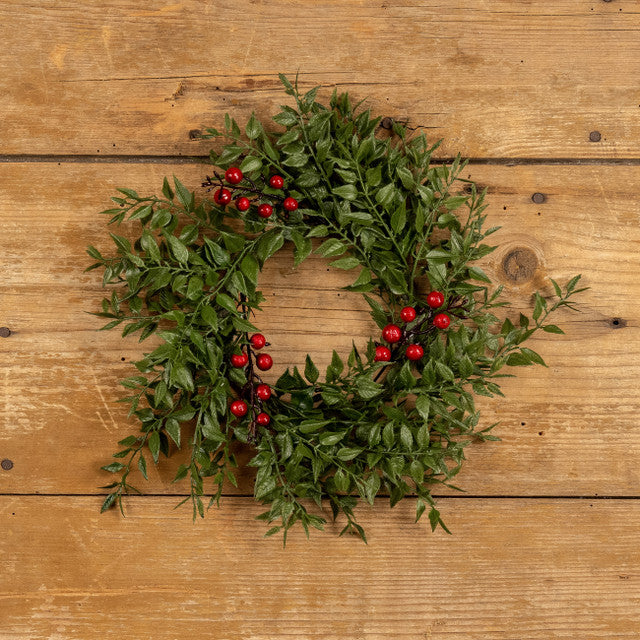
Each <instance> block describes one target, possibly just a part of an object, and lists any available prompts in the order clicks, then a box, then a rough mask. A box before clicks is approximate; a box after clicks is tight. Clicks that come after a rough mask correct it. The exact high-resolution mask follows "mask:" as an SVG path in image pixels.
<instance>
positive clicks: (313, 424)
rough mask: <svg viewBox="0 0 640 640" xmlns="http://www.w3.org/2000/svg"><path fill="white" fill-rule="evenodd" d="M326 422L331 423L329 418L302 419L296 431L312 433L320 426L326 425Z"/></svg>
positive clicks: (320, 427)
mask: <svg viewBox="0 0 640 640" xmlns="http://www.w3.org/2000/svg"><path fill="white" fill-rule="evenodd" d="M328 424H331V420H303V421H302V422H301V423H300V424H299V425H298V431H300V433H313V432H314V431H319V430H320V429H322V427H326V426H327V425H328Z"/></svg>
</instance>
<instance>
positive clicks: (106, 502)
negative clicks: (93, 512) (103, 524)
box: [100, 491, 120, 513]
mask: <svg viewBox="0 0 640 640" xmlns="http://www.w3.org/2000/svg"><path fill="white" fill-rule="evenodd" d="M119 497H120V493H119V492H117V491H116V492H114V493H110V494H109V495H108V496H107V497H106V498H105V499H104V502H103V503H102V506H101V507H100V513H104V512H105V511H106V510H107V509H109V507H110V506H111V505H112V504H113V503H114V502H115V500H116V498H119Z"/></svg>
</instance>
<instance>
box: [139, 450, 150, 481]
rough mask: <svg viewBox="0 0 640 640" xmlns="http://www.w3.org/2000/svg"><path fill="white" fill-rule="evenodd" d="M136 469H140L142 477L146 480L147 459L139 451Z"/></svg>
mask: <svg viewBox="0 0 640 640" xmlns="http://www.w3.org/2000/svg"><path fill="white" fill-rule="evenodd" d="M138 469H139V470H140V473H141V474H142V477H143V478H144V479H145V480H148V479H149V477H148V476H147V461H146V459H145V457H144V456H143V455H142V453H140V457H139V458H138Z"/></svg>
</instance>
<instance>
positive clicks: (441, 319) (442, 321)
mask: <svg viewBox="0 0 640 640" xmlns="http://www.w3.org/2000/svg"><path fill="white" fill-rule="evenodd" d="M433 324H435V325H436V327H438V329H446V328H447V327H448V326H449V325H450V324H451V318H449V316H448V315H447V314H446V313H439V314H438V315H437V316H436V317H435V318H434V319H433Z"/></svg>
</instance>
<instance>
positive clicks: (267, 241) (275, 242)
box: [256, 229, 284, 264]
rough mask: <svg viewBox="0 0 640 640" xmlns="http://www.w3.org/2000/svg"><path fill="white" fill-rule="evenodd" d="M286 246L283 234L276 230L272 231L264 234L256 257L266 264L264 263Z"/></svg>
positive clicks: (259, 241) (257, 247)
mask: <svg viewBox="0 0 640 640" xmlns="http://www.w3.org/2000/svg"><path fill="white" fill-rule="evenodd" d="M283 244H284V238H283V237H282V232H281V231H279V230H276V229H271V230H269V231H267V232H266V233H264V234H263V235H262V236H261V237H260V240H258V244H257V245H256V255H257V256H258V260H260V262H261V263H263V264H264V262H265V261H266V260H267V259H268V258H270V257H271V256H272V255H273V254H274V253H276V251H278V250H279V249H281V248H282V245H283Z"/></svg>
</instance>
